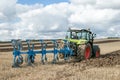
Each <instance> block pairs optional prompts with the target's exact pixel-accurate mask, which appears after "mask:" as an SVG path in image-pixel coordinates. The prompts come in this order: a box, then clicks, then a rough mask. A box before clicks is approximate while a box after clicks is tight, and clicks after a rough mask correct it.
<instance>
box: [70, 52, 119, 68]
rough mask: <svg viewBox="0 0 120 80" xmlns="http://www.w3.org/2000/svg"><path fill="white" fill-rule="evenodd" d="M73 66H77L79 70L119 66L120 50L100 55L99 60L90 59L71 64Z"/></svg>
mask: <svg viewBox="0 0 120 80" xmlns="http://www.w3.org/2000/svg"><path fill="white" fill-rule="evenodd" d="M71 65H73V66H79V67H80V68H81V70H84V69H87V68H90V67H112V66H116V65H120V50H118V51H114V52H111V53H108V54H104V55H101V56H100V57H99V58H91V59H89V60H82V61H80V62H73V63H71Z"/></svg>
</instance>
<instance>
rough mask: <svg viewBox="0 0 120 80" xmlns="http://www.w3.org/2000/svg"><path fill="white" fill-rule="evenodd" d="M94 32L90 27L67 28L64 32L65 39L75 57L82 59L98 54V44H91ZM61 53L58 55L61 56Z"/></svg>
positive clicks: (97, 55)
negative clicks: (65, 32)
mask: <svg viewBox="0 0 120 80" xmlns="http://www.w3.org/2000/svg"><path fill="white" fill-rule="evenodd" d="M95 36H96V34H94V33H92V32H91V31H90V29H80V30H78V29H69V30H68V31H67V34H66V39H67V40H68V41H69V43H70V44H69V47H70V48H71V49H72V50H73V52H74V55H73V56H74V57H75V59H79V60H83V59H90V58H91V57H99V56H100V48H99V46H98V45H93V41H94V37H95ZM63 56H64V55H63V54H60V55H59V57H60V58H63Z"/></svg>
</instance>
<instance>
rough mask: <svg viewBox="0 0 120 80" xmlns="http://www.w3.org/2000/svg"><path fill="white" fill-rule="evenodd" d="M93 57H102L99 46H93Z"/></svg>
mask: <svg viewBox="0 0 120 80" xmlns="http://www.w3.org/2000/svg"><path fill="white" fill-rule="evenodd" d="M93 57H96V58H98V57H100V48H99V46H98V45H94V46H93Z"/></svg>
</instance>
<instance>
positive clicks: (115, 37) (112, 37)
mask: <svg viewBox="0 0 120 80" xmlns="http://www.w3.org/2000/svg"><path fill="white" fill-rule="evenodd" d="M107 39H120V37H108V38H107Z"/></svg>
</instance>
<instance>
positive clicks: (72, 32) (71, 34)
mask: <svg viewBox="0 0 120 80" xmlns="http://www.w3.org/2000/svg"><path fill="white" fill-rule="evenodd" d="M94 37H95V34H93V33H92V32H91V31H90V29H88V30H87V29H80V30H78V29H77V30H76V29H69V30H68V31H67V34H66V39H68V40H69V41H70V42H78V43H80V42H79V41H81V40H84V41H87V42H90V43H93V38H94Z"/></svg>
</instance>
